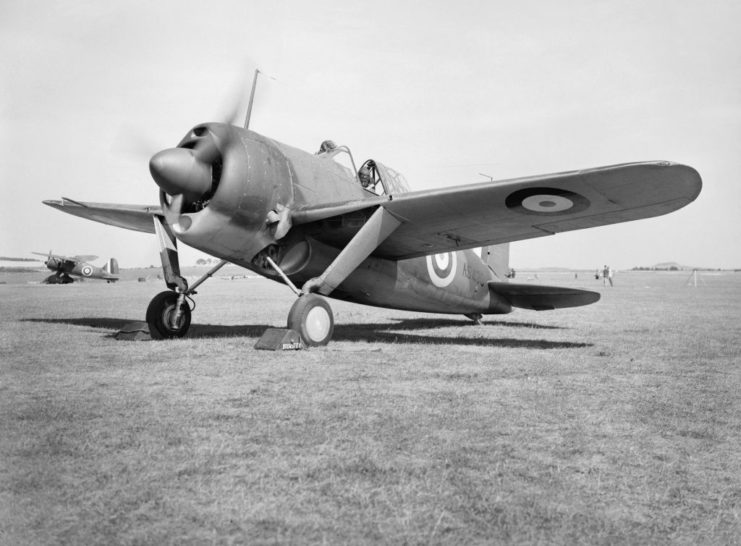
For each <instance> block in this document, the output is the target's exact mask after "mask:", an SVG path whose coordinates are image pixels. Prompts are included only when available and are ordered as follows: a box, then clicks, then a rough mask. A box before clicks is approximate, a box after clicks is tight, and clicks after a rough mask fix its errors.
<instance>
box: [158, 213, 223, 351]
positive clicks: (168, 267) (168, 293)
mask: <svg viewBox="0 0 741 546" xmlns="http://www.w3.org/2000/svg"><path fill="white" fill-rule="evenodd" d="M154 229H155V231H156V232H157V237H158V239H159V242H160V259H161V260H162V273H163V274H164V276H165V284H167V288H169V290H165V291H164V292H160V293H159V294H157V295H156V296H155V297H154V298H152V301H150V302H149V307H147V325H148V326H149V335H150V336H151V337H152V339H170V338H175V337H183V336H184V335H185V334H186V333H187V332H188V329H189V328H190V318H191V307H190V305H189V304H188V301H187V300H188V299H190V296H191V295H192V294H195V293H196V291H195V289H196V288H197V287H198V286H200V285H201V284H202V283H203V282H204V281H206V279H208V278H210V277H211V276H212V275H213V274H214V273H215V272H216V271H218V270H219V269H221V268H222V267H224V265H226V264H227V263H228V262H227V261H226V260H221V261H220V262H219V263H218V264H217V265H216V266H215V267H213V268H211V270H209V272H208V273H206V274H205V275H203V276H202V277H201V278H200V279H198V280H197V281H196V282H195V283H193V286H191V287H190V288H189V287H188V281H187V280H186V279H185V278H184V277H183V276H182V275H181V274H180V262H179V260H178V249H177V239H175V236H174V235H173V234H172V232H171V231H170V228H169V227H168V226H167V224H166V223H165V221H164V219H163V218H159V217H155V218H154Z"/></svg>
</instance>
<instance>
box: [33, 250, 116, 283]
mask: <svg viewBox="0 0 741 546" xmlns="http://www.w3.org/2000/svg"><path fill="white" fill-rule="evenodd" d="M32 254H37V255H38V256H46V257H47V258H46V260H45V261H44V265H45V266H46V267H47V268H48V269H50V270H51V271H54V274H53V275H49V276H48V277H47V278H46V279H44V283H45V284H69V283H71V282H74V279H73V278H72V277H78V278H80V279H100V280H103V281H108V282H115V281H117V280H118V262H117V261H116V258H111V259H110V260H108V262H107V263H106V264H105V265H104V266H103V267H96V266H94V265H92V264H89V263H87V262H91V261H93V260H97V259H98V257H97V256H70V257H67V256H59V255H57V254H52V253H51V251H50V252H49V254H48V256H47V255H46V254H43V253H42V252H32Z"/></svg>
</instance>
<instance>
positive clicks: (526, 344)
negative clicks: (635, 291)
mask: <svg viewBox="0 0 741 546" xmlns="http://www.w3.org/2000/svg"><path fill="white" fill-rule="evenodd" d="M23 320H24V321H25V322H41V323H56V324H69V325H73V326H86V327H90V328H100V329H105V330H115V331H116V332H117V331H118V330H120V329H121V328H123V327H124V326H126V325H127V324H130V323H131V322H132V321H131V320H130V319H119V318H109V317H90V318H57V319H47V318H43V319H42V318H29V319H23ZM486 326H502V327H509V328H527V329H542V330H564V329H565V328H563V327H560V326H548V325H539V324H534V323H523V322H506V321H491V322H485V323H484V327H486ZM274 327H275V326H274V325H269V324H241V325H218V324H193V325H192V326H191V329H190V331H189V332H188V337H189V338H194V339H204V338H219V337H253V338H259V337H260V336H262V334H263V332H265V330H266V329H267V328H274ZM455 327H459V328H466V329H467V328H476V326H475V325H473V324H470V323H467V322H465V321H460V320H451V319H396V320H395V321H394V322H377V323H363V324H344V325H343V324H335V329H334V339H335V340H336V341H365V342H380V343H422V344H429V345H467V346H480V347H506V348H523V349H579V348H584V347H591V346H592V345H593V344H591V343H584V342H571V341H551V340H547V339H518V338H503V337H460V336H455V335H450V336H439V335H434V334H424V333H415V334H412V333H405V332H407V331H417V330H430V329H436V328H455ZM108 335H109V337H114V336H115V333H111V334H108Z"/></svg>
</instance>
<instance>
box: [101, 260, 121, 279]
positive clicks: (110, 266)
mask: <svg viewBox="0 0 741 546" xmlns="http://www.w3.org/2000/svg"><path fill="white" fill-rule="evenodd" d="M103 269H105V272H106V273H108V274H110V275H118V260H117V259H116V258H111V259H110V260H108V262H107V263H106V264H105V267H104V268H103Z"/></svg>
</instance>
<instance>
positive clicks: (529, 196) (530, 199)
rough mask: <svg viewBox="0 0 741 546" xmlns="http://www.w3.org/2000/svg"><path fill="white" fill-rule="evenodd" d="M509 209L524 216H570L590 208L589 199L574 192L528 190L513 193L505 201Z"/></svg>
mask: <svg viewBox="0 0 741 546" xmlns="http://www.w3.org/2000/svg"><path fill="white" fill-rule="evenodd" d="M504 203H505V205H507V208H508V209H511V210H514V211H516V212H520V213H522V214H536V215H546V216H547V215H551V214H558V213H559V212H568V213H569V214H572V213H575V212H581V211H583V210H586V209H587V208H589V199H587V198H586V197H584V196H583V195H579V194H578V193H574V192H573V191H568V190H562V189H558V188H526V189H523V190H517V191H516V192H512V193H511V194H510V195H509V197H507V199H506V200H505V202H504Z"/></svg>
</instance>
